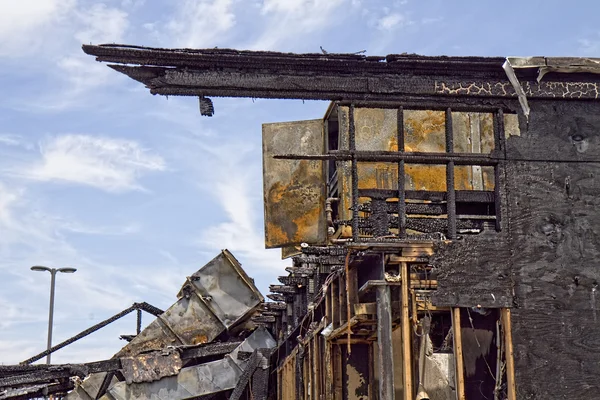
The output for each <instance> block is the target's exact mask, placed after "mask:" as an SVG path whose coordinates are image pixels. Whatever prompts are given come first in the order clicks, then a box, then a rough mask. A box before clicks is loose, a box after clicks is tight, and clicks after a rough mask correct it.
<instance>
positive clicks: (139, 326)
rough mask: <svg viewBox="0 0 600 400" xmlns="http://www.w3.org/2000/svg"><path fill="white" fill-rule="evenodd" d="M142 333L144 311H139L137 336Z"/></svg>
mask: <svg viewBox="0 0 600 400" xmlns="http://www.w3.org/2000/svg"><path fill="white" fill-rule="evenodd" d="M141 331H142V310H140V309H138V310H137V320H136V329H135V333H136V335H139V334H140V332H141Z"/></svg>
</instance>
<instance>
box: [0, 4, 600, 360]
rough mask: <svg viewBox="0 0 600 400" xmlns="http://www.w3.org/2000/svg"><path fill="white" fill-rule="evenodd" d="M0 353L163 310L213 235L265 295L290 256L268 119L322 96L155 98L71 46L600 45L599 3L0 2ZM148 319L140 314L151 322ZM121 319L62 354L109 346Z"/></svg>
mask: <svg viewBox="0 0 600 400" xmlns="http://www.w3.org/2000/svg"><path fill="white" fill-rule="evenodd" d="M2 2H3V3H4V4H3V5H2V10H3V12H2V13H0V90H1V93H2V96H1V97H0V282H2V285H1V286H0V363H4V364H8V363H16V362H19V361H22V360H23V359H25V358H28V357H29V356H31V355H33V354H35V353H37V352H39V351H42V350H43V349H44V348H45V337H46V327H47V302H48V289H49V274H41V273H36V272H31V271H30V270H29V267H30V266H31V265H36V264H42V265H48V266H56V267H62V266H73V267H76V268H78V269H79V270H78V272H77V273H75V274H73V275H65V274H63V275H62V276H60V275H59V276H58V277H57V297H56V314H55V331H54V338H55V340H54V342H55V343H57V342H59V341H61V340H63V339H65V338H67V337H69V336H71V335H73V334H75V333H77V332H79V331H81V330H83V329H85V328H87V327H89V326H91V325H93V324H95V323H97V322H98V321H100V320H102V319H104V318H107V317H109V316H111V315H113V314H115V313H117V312H118V311H120V310H122V309H124V308H127V307H128V306H130V305H131V304H132V303H133V302H135V301H147V302H149V303H151V304H153V305H155V306H157V307H161V308H165V309H166V308H167V307H168V306H169V305H170V304H171V303H173V302H174V301H175V295H176V293H177V290H178V288H179V286H180V285H181V284H182V283H183V282H184V280H185V276H187V275H191V274H192V273H193V272H194V271H196V270H197V269H198V268H199V267H201V266H202V265H203V264H204V263H206V262H207V261H208V260H210V259H211V258H213V257H214V256H215V255H216V254H217V253H218V252H219V251H220V249H222V248H228V249H229V250H231V251H232V252H233V254H235V255H236V257H237V258H238V259H239V260H240V262H241V263H242V264H243V266H244V268H245V269H246V270H247V272H248V273H249V274H250V275H251V276H253V277H254V278H255V280H256V282H257V284H258V286H259V288H260V289H261V290H262V291H263V293H264V294H266V292H267V288H268V284H269V283H273V282H275V280H276V277H277V276H278V275H280V274H283V273H284V269H283V268H284V267H285V266H286V265H288V264H289V262H285V261H283V262H282V261H281V260H280V252H279V251H277V250H264V249H263V248H264V243H263V225H262V223H263V222H262V217H263V211H262V181H261V179H262V178H261V170H262V164H261V154H260V149H261V123H263V122H276V121H291V120H299V119H313V118H319V117H321V116H322V115H323V113H324V112H325V109H326V107H327V104H326V103H324V102H301V101H277V100H256V101H252V100H250V99H214V104H215V109H216V114H215V116H214V117H212V118H207V117H201V116H200V114H199V112H198V102H197V99H194V98H168V99H167V98H165V97H157V96H151V95H150V94H149V93H148V92H147V90H146V89H144V88H143V86H142V85H141V84H139V83H137V82H134V81H132V80H129V79H127V78H126V77H124V76H122V75H120V74H118V73H117V72H115V71H112V70H111V69H109V68H107V67H106V66H105V65H102V64H99V63H97V62H95V61H94V59H93V58H92V57H89V56H86V55H84V54H83V52H82V51H81V48H80V46H81V44H82V43H93V44H99V43H127V44H136V45H147V46H155V47H195V48H202V47H208V48H212V47H215V46H218V47H220V48H225V47H230V48H239V49H255V50H276V51H285V52H287V51H293V52H319V51H320V49H319V46H322V47H323V48H324V49H326V50H327V51H329V52H357V51H361V50H366V51H367V54H369V55H385V54H389V53H403V52H408V53H418V54H425V55H483V56H530V55H545V56H559V55H570V56H592V57H594V56H599V55H600V28H598V24H597V14H598V11H600V10H599V8H600V7H599V6H598V4H597V3H596V2H594V1H576V2H571V3H565V2H564V1H560V2H559V1H548V0H547V1H527V2H525V1H504V2H491V1H475V0H473V1H452V2H449V1H442V0H438V1H436V0H431V1H428V0H423V1H416V0H404V1H367V0H177V1H175V0H172V1H163V2H158V1H150V0H114V1H104V2H95V1H87V0H19V1H9V0H2ZM149 321H150V317H146V319H145V322H146V323H147V322H149ZM134 331H135V316H134V315H131V316H130V317H128V318H125V319H124V320H123V321H122V322H120V323H117V324H114V325H113V326H111V327H110V328H108V329H105V330H103V331H100V332H98V333H96V334H93V335H91V336H90V337H88V338H87V339H84V340H82V341H80V342H79V343H77V344H75V345H73V346H69V347H67V348H66V349H64V350H61V351H59V352H57V353H56V354H55V355H54V356H53V362H56V363H60V362H84V361H92V360H98V359H104V358H108V357H110V356H111V355H112V354H113V353H115V352H116V351H117V350H118V349H119V348H120V347H121V346H122V345H123V344H124V342H122V341H119V340H118V336H119V335H120V334H131V333H134Z"/></svg>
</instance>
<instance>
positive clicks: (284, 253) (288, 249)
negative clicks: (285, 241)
mask: <svg viewBox="0 0 600 400" xmlns="http://www.w3.org/2000/svg"><path fill="white" fill-rule="evenodd" d="M300 249H301V248H300V246H293V245H292V246H284V247H282V248H281V259H282V260H285V259H286V258H290V257H293V256H297V255H298V254H302V250H300Z"/></svg>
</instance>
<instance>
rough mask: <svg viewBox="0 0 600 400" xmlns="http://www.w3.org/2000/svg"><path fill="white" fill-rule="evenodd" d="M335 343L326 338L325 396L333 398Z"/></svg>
mask: <svg viewBox="0 0 600 400" xmlns="http://www.w3.org/2000/svg"><path fill="white" fill-rule="evenodd" d="M332 347H333V345H332V344H331V342H330V341H329V340H325V398H326V399H333V365H332V364H333V362H332V361H333V357H332V354H331V353H332Z"/></svg>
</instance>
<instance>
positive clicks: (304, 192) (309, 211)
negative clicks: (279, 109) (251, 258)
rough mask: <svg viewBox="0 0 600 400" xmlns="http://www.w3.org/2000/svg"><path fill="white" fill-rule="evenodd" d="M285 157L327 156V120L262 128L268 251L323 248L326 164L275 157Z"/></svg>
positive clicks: (325, 225) (264, 125) (280, 124)
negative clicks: (299, 246) (294, 246)
mask: <svg viewBox="0 0 600 400" xmlns="http://www.w3.org/2000/svg"><path fill="white" fill-rule="evenodd" d="M286 153H294V154H323V153H324V138H323V120H321V119H317V120H310V121H296V122H285V123H272V124H263V181H264V182H263V184H264V203H265V247H266V248H273V247H282V246H287V245H291V244H299V243H303V242H304V243H309V244H324V243H325V241H326V238H327V224H326V219H325V197H326V190H325V189H326V187H325V186H326V185H325V173H324V172H325V171H324V163H323V162H322V161H310V160H276V159H274V158H273V156H274V155H277V154H286Z"/></svg>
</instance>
